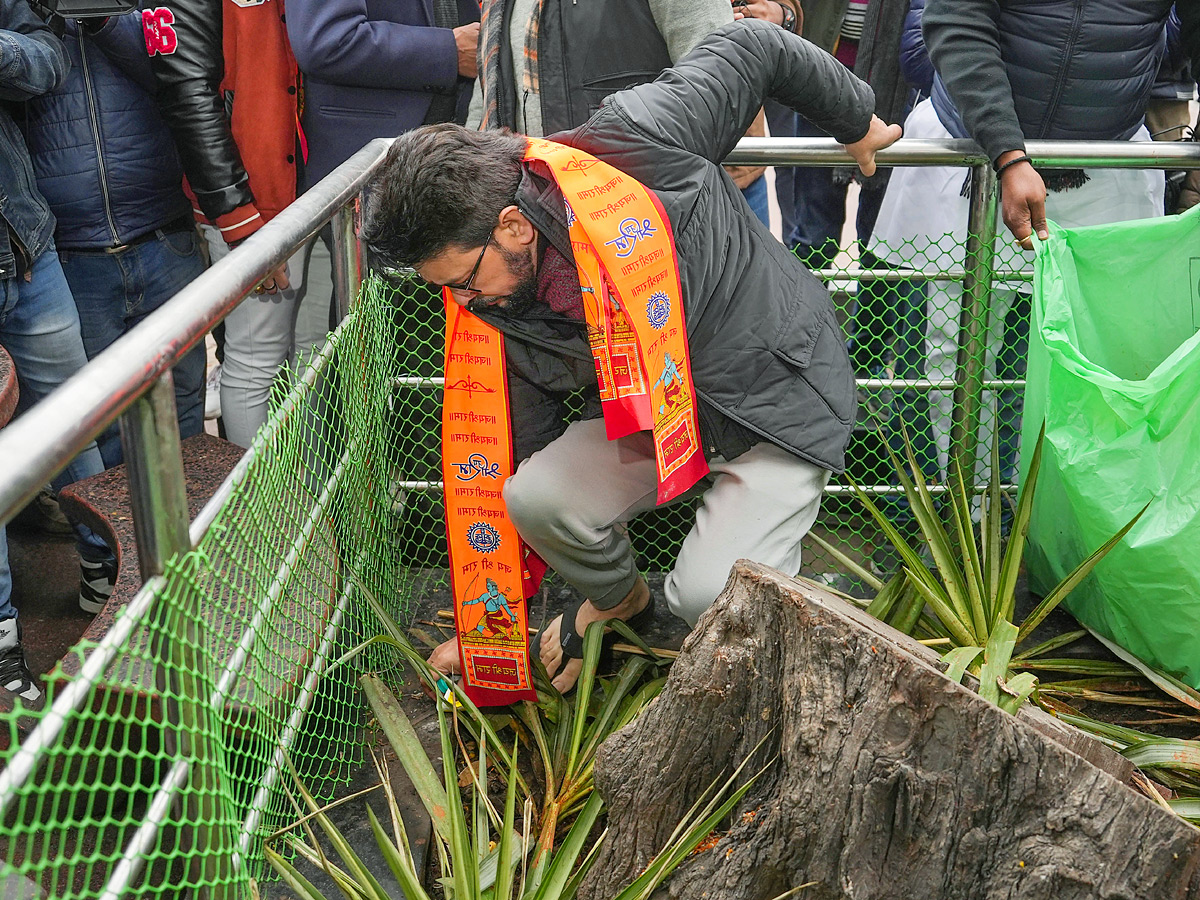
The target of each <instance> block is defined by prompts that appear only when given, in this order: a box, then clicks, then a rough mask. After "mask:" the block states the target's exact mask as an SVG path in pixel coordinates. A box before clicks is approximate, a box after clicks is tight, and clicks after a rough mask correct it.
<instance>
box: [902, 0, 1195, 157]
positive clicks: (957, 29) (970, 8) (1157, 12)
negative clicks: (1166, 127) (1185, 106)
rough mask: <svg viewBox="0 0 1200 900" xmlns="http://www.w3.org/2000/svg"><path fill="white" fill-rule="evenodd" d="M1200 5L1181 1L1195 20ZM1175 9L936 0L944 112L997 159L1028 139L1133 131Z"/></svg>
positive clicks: (1107, 1)
mask: <svg viewBox="0 0 1200 900" xmlns="http://www.w3.org/2000/svg"><path fill="white" fill-rule="evenodd" d="M1196 7H1197V3H1196V0H1188V2H1187V3H1186V4H1183V3H1181V4H1180V16H1181V18H1184V17H1185V16H1186V19H1187V21H1186V22H1185V24H1189V23H1190V21H1191V20H1194V19H1196V18H1197V16H1198V11H1197V8H1196ZM1170 10H1171V0H1088V2H1082V0H926V4H925V15H924V35H925V44H926V46H927V47H928V48H929V55H930V57H932V59H933V64H934V66H935V68H936V69H937V72H938V75H937V77H936V78H935V79H934V84H933V105H934V108H935V109H936V110H937V114H938V118H939V119H940V120H941V122H942V124H943V125H945V126H946V129H947V130H948V131H949V132H950V133H951V134H953V135H954V136H956V137H968V136H969V137H973V138H975V140H976V141H978V142H979V144H980V145H981V146H982V147H983V148H984V150H985V151H986V152H987V153H988V156H989V157H990V158H991V159H993V160H994V159H995V158H996V157H997V156H999V155H1000V154H1001V153H1003V152H1005V151H1007V150H1015V149H1024V146H1025V144H1024V141H1025V140H1026V139H1039V138H1046V139H1053V140H1124V139H1126V138H1129V137H1130V136H1131V135H1132V134H1133V133H1134V132H1135V131H1136V130H1137V129H1138V127H1139V126H1140V125H1141V123H1142V119H1143V117H1144V115H1145V110H1146V101H1147V98H1148V97H1149V95H1150V89H1151V87H1152V86H1153V84H1154V82H1155V79H1156V78H1157V76H1158V67H1159V61H1160V60H1161V58H1162V54H1163V49H1164V47H1165V44H1166V36H1165V30H1164V26H1165V24H1166V20H1167V14H1168V13H1169V12H1170ZM1184 31H1185V33H1186V32H1187V28H1185V29H1184ZM1190 49H1191V50H1192V51H1193V53H1194V52H1195V49H1196V48H1195V47H1192V48H1190Z"/></svg>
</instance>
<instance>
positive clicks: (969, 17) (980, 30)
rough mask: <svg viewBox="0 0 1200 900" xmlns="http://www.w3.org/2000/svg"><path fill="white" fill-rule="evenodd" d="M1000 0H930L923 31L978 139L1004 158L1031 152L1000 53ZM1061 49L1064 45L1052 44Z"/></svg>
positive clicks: (952, 96)
mask: <svg viewBox="0 0 1200 900" xmlns="http://www.w3.org/2000/svg"><path fill="white" fill-rule="evenodd" d="M998 13H999V7H998V5H997V3H996V0H926V3H925V15H924V17H923V19H922V31H923V32H924V37H925V47H926V49H927V50H928V51H929V58H930V59H931V60H933V66H934V68H935V69H936V70H937V72H938V75H939V76H941V79H942V83H943V84H944V85H945V86H946V92H947V93H948V94H949V95H950V99H951V100H952V101H954V105H955V107H956V108H957V109H958V112H959V114H960V115H961V116H962V119H963V124H965V125H966V126H967V131H968V132H970V134H971V137H973V138H974V139H975V141H976V143H978V144H979V146H981V147H982V148H983V149H984V152H986V153H987V155H988V159H990V160H992V161H993V162H998V161H999V157H1000V155H1001V154H1002V153H1005V152H1006V151H1010V150H1017V151H1020V152H1021V153H1024V152H1025V135H1024V134H1023V133H1022V131H1021V123H1020V122H1019V121H1018V120H1017V111H1016V109H1015V108H1014V106H1013V97H1012V87H1011V85H1010V84H1009V81H1008V71H1007V70H1006V69H1005V68H1004V61H1003V60H1002V59H1001V57H1000V29H999V27H998V26H997V24H996V19H997V16H998ZM1046 50H1047V52H1048V53H1049V52H1053V53H1061V52H1062V51H1063V48H1061V47H1060V48H1049V47H1047V48H1046Z"/></svg>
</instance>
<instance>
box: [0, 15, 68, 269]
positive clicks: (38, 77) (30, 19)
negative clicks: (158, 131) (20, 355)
mask: <svg viewBox="0 0 1200 900" xmlns="http://www.w3.org/2000/svg"><path fill="white" fill-rule="evenodd" d="M0 25H3V26H4V28H0V100H28V99H29V98H30V97H36V96H38V95H39V94H44V93H46V92H47V91H52V90H54V88H55V87H57V86H58V84H59V82H61V81H62V80H63V78H64V76H66V74H67V67H68V65H69V63H68V62H67V51H66V50H65V49H64V47H63V45H62V41H60V40H59V39H58V38H56V37H55V36H54V33H53V32H52V31H50V29H49V28H47V27H46V25H45V23H44V22H42V20H41V19H39V18H38V17H37V16H35V15H34V14H33V10H31V9H30V8H29V4H28V3H27V2H26V0H0ZM0 216H3V217H4V221H5V222H7V223H8V228H0V279H4V278H12V277H13V276H14V275H16V274H17V271H18V260H17V255H18V254H20V256H21V257H22V258H21V260H20V266H19V268H20V269H22V270H24V271H28V267H29V266H30V264H31V263H32V262H33V260H35V259H37V258H38V257H39V256H41V255H42V254H43V253H44V252H45V251H46V248H47V247H49V246H50V240H51V238H52V237H53V235H54V216H53V215H51V213H50V207H49V206H48V205H47V204H46V201H45V200H44V199H43V198H42V195H41V194H40V193H38V189H37V186H36V185H35V184H34V179H33V166H32V164H31V163H30V160H29V151H28V150H27V149H26V148H25V141H24V140H23V139H22V137H21V132H20V130H18V128H17V123H16V122H15V121H13V118H12V115H11V114H10V113H9V110H8V106H7V105H6V104H4V103H0ZM10 229H11V231H12V234H14V235H16V238H17V240H18V241H19V242H20V247H14V246H13V242H12V241H11V240H10V238H9V230H10Z"/></svg>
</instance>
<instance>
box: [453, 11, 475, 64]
mask: <svg viewBox="0 0 1200 900" xmlns="http://www.w3.org/2000/svg"><path fill="white" fill-rule="evenodd" d="M454 46H455V47H457V48H458V74H459V75H461V76H462V77H463V78H476V77H478V75H479V63H478V61H477V54H478V52H479V23H478V22H472V23H471V24H470V25H460V26H458V27H457V28H455V29H454Z"/></svg>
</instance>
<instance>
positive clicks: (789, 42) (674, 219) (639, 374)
mask: <svg viewBox="0 0 1200 900" xmlns="http://www.w3.org/2000/svg"><path fill="white" fill-rule="evenodd" d="M768 99H775V100H778V101H779V102H781V103H783V104H785V105H787V106H790V107H792V108H793V109H795V110H796V111H797V112H800V113H801V114H803V115H804V116H805V117H806V118H807V119H809V120H810V121H812V122H814V123H815V124H816V125H818V126H819V127H820V128H822V129H824V130H825V131H828V132H829V133H830V134H832V135H834V136H835V137H836V138H837V139H838V140H840V141H841V142H843V143H844V144H845V145H846V148H847V150H848V151H849V152H850V154H851V155H852V156H853V157H854V159H855V160H856V161H857V162H858V164H859V167H860V168H861V169H862V170H863V172H864V173H865V174H867V175H870V174H871V173H872V172H873V171H874V169H875V162H874V157H875V152H876V151H877V150H879V149H881V148H883V147H886V146H888V145H889V144H891V143H892V142H893V141H895V140H896V139H897V138H898V137H899V136H900V128H899V126H897V125H886V124H884V122H883V121H882V120H880V119H879V118H877V117H875V116H874V115H873V114H872V110H873V109H874V97H873V96H872V94H871V90H870V88H869V87H867V86H866V85H865V84H863V83H862V82H861V81H859V80H858V79H857V78H855V77H854V76H853V75H852V74H851V73H850V72H849V71H848V70H847V69H846V68H845V67H844V66H842V65H841V64H840V63H838V62H837V61H836V60H834V59H833V58H832V57H831V56H829V55H828V54H826V53H824V52H822V51H820V50H818V49H817V48H815V47H813V46H812V45H811V44H809V43H807V42H806V41H804V40H802V39H801V38H799V37H797V36H795V35H793V34H790V33H788V32H786V31H784V30H783V29H781V28H777V27H774V26H772V25H770V24H768V23H765V22H758V21H754V20H744V21H741V22H735V23H732V24H731V25H728V26H725V27H723V28H721V29H720V30H718V31H716V32H714V33H713V34H712V35H710V36H709V37H707V38H705V39H704V40H703V41H701V43H700V44H699V45H698V46H697V47H696V48H695V50H693V51H692V52H691V53H690V54H688V55H687V56H686V57H684V58H683V59H682V60H681V61H680V62H679V63H678V64H677V65H675V66H674V67H672V68H670V69H667V70H665V71H664V72H663V73H662V74H661V75H660V76H659V78H658V79H657V80H655V81H653V82H651V83H649V84H643V85H638V86H637V87H633V88H630V89H628V90H625V91H621V92H619V93H617V94H615V95H613V96H612V97H610V98H609V99H608V100H607V101H606V102H605V104H604V105H603V106H602V107H601V109H600V110H599V111H598V112H597V113H596V114H595V115H594V116H593V117H592V118H591V119H590V120H589V121H588V122H586V123H585V124H584V125H582V126H580V127H579V128H576V129H573V130H571V131H566V132H561V133H559V134H555V135H552V136H551V137H550V139H549V140H550V141H553V142H554V143H553V144H550V143H547V142H543V141H535V140H530V139H527V138H525V137H524V136H521V135H517V134H511V133H507V132H470V131H467V130H465V129H462V128H459V127H457V126H453V125H434V126H429V127H425V128H420V129H417V130H415V131H412V132H409V133H408V134H405V135H402V136H401V137H399V138H398V139H397V140H396V142H395V143H394V144H393V146H392V148H391V150H390V151H389V153H388V157H387V159H386V161H385V162H384V164H383V166H382V168H381V171H380V174H379V175H378V177H377V179H376V181H375V183H374V184H373V186H372V190H371V192H370V201H369V208H368V213H367V217H366V224H365V225H364V227H363V235H362V236H363V238H364V240H365V241H366V242H367V243H368V244H369V245H370V246H371V247H372V249H373V250H374V251H375V252H376V253H377V254H378V255H379V256H380V258H381V259H383V260H384V261H385V262H387V263H389V264H391V265H398V266H411V267H413V268H414V269H415V270H416V271H417V273H418V274H419V275H420V276H421V277H422V278H424V279H425V280H426V281H428V282H429V283H430V284H433V285H440V286H444V287H446V288H448V289H449V292H450V295H451V296H452V297H453V299H454V301H456V302H457V303H458V304H459V305H460V306H463V307H466V308H467V309H468V310H469V311H470V312H471V313H473V314H474V315H475V316H477V317H478V318H479V319H481V320H483V322H485V323H487V324H488V325H490V326H493V327H494V328H496V329H498V330H499V331H500V332H501V333H502V334H503V335H504V341H503V349H504V354H503V357H502V359H503V365H504V366H505V367H506V372H507V400H508V409H509V410H510V415H511V442H512V443H511V447H512V454H513V458H514V461H516V462H519V463H520V465H519V466H518V468H517V469H516V471H515V473H514V474H513V475H512V476H511V477H510V478H508V479H507V480H506V481H505V482H504V485H503V500H504V506H505V508H506V513H507V516H508V517H509V518H510V519H511V522H512V524H513V525H515V528H516V531H517V533H519V535H520V538H521V539H522V540H523V541H524V543H525V544H526V545H528V547H529V548H531V549H532V550H533V551H535V552H536V553H537V555H538V556H540V557H541V559H542V560H544V561H545V563H546V564H548V565H549V566H550V567H551V568H553V569H555V570H556V571H557V572H558V573H559V575H560V576H562V578H563V579H564V580H565V581H566V582H567V583H568V584H570V585H572V586H573V587H575V588H576V589H577V590H578V592H579V593H580V595H581V596H582V597H584V598H586V600H584V601H582V602H581V604H580V605H578V606H575V607H573V608H570V609H568V610H566V611H565V612H564V615H562V616H560V617H559V618H558V619H556V620H555V621H554V622H552V623H551V624H550V626H549V627H548V628H547V629H546V630H545V631H544V633H543V635H542V638H541V641H540V647H539V648H538V649H539V653H540V655H541V658H542V661H543V662H544V663H545V665H546V668H547V669H548V670H549V672H550V673H551V675H552V676H554V679H553V680H554V685H555V686H556V687H557V688H558V689H559V690H566V689H568V688H570V687H571V686H572V685H573V684H574V683H575V680H576V678H577V677H578V674H579V669H580V665H581V662H580V659H579V656H580V653H581V643H582V642H581V636H582V634H583V632H584V630H585V629H586V628H587V626H588V625H589V624H590V623H591V622H594V621H598V620H604V619H609V618H614V617H615V618H620V619H630V618H632V617H633V616H635V615H636V614H637V613H639V612H640V611H641V610H643V609H645V608H646V606H647V605H648V603H649V601H650V596H649V590H648V589H647V586H646V583H645V582H644V581H643V580H642V578H641V576H640V575H639V573H638V568H637V565H636V562H635V559H634V555H633V553H632V550H631V548H630V543H629V537H628V534H627V531H626V523H628V522H629V521H630V520H631V519H632V518H633V517H635V516H637V515H638V514H639V513H642V512H646V511H648V510H650V509H653V508H654V507H655V506H657V505H660V503H662V502H669V501H672V500H676V499H684V498H690V497H695V496H697V495H699V496H700V498H701V502H700V505H699V507H698V509H697V511H696V519H695V523H694V524H693V526H692V528H691V531H690V532H689V533H688V535H687V537H686V539H685V540H684V542H683V546H682V548H681V550H680V553H679V557H678V559H677V561H676V564H675V567H674V568H673V570H672V571H671V572H670V573H669V575H668V576H667V578H666V582H665V593H666V600H667V603H668V605H669V607H670V609H671V611H672V612H674V613H675V614H676V615H678V616H680V617H682V618H683V619H685V620H686V621H687V622H688V623H690V624H692V625H694V624H695V622H696V620H697V618H698V617H699V616H700V614H701V613H702V612H703V611H704V610H705V609H707V608H708V606H709V605H710V604H711V603H712V602H713V600H715V599H716V597H717V595H718V594H719V593H720V591H721V589H722V588H723V587H724V584H725V580H726V578H727V577H728V573H729V569H730V566H731V565H732V564H733V562H734V561H735V560H737V559H738V558H740V557H746V558H750V559H754V560H756V561H758V562H762V563H765V564H767V565H770V566H774V567H776V568H778V569H780V570H782V571H784V572H788V573H795V572H797V571H799V568H800V554H801V541H802V539H803V537H804V535H805V534H806V533H807V532H808V530H809V528H810V527H811V526H812V524H813V521H814V520H815V519H816V516H817V511H818V509H819V507H820V499H821V492H822V490H823V488H824V487H825V484H826V482H827V481H828V480H829V476H830V473H831V472H840V471H841V470H842V468H843V466H844V454H845V449H846V445H847V443H848V441H849V438H850V432H851V426H852V424H853V422H854V415H855V392H854V381H853V377H852V374H851V369H850V364H849V360H848V358H847V355H846V349H845V341H844V338H843V335H842V333H841V329H840V328H839V326H838V324H837V321H836V320H835V318H834V312H833V306H832V303H831V301H830V297H829V294H828V292H827V291H826V290H825V288H824V286H823V285H822V284H821V282H820V281H818V280H817V278H816V277H815V276H813V275H812V274H811V273H810V272H809V271H808V270H807V269H805V268H804V266H803V265H802V264H801V263H800V262H799V261H798V260H796V258H795V257H793V256H792V255H791V254H789V253H788V252H787V250H786V249H785V248H784V247H783V245H781V244H780V243H779V242H778V241H776V240H775V239H774V238H773V237H772V236H771V234H770V232H769V231H768V230H767V229H766V228H765V227H764V226H763V225H762V224H761V223H760V222H759V221H758V220H757V219H756V218H755V216H754V215H753V214H752V213H751V211H750V209H749V208H748V207H747V205H746V203H745V201H744V200H743V199H742V196H741V193H740V192H739V191H738V189H737V188H736V187H735V186H734V184H733V182H732V181H731V180H730V179H729V177H728V176H727V175H726V174H725V173H724V172H723V171H722V169H721V166H720V163H721V161H722V160H723V159H724V158H725V156H726V155H727V154H728V153H729V151H731V150H732V149H733V147H734V145H735V144H736V142H737V140H738V138H740V137H741V136H742V135H743V134H745V132H746V129H747V128H748V127H749V125H750V121H751V120H752V119H753V118H754V116H755V115H756V114H757V112H758V110H759V108H760V107H761V106H762V104H763V102H764V101H765V100H768ZM635 338H636V340H635ZM455 357H458V358H462V359H466V360H468V361H469V360H470V359H472V358H474V357H473V355H472V354H471V353H450V354H448V356H447V359H448V363H447V365H448V366H449V365H450V362H449V360H450V359H452V358H455ZM598 373H599V374H598ZM450 382H451V378H450V372H449V371H448V372H447V383H448V384H449V383H450ZM579 388H583V389H585V391H586V396H587V397H588V398H589V403H588V409H587V413H586V415H585V417H584V418H583V419H582V420H580V421H576V422H573V423H571V424H570V425H569V426H564V424H563V417H562V410H561V407H562V402H563V400H564V398H565V397H566V396H567V395H568V394H570V393H571V392H572V391H575V390H576V389H579ZM448 489H449V488H448ZM472 527H473V528H479V529H481V530H479V531H477V532H476V533H475V536H474V538H473V539H478V540H479V541H484V542H486V541H488V540H491V538H489V537H488V533H487V532H488V527H489V526H488V525H487V524H486V523H480V525H478V526H476V525H473V526H472ZM451 540H452V542H453V540H454V536H453V535H451ZM473 546H474V545H473ZM452 553H453V550H452ZM430 660H431V663H432V664H433V665H434V666H435V667H436V668H438V669H439V670H441V671H443V672H447V673H449V672H452V671H455V670H457V668H458V666H459V664H460V654H459V647H458V645H457V642H456V641H449V642H447V643H446V644H443V645H442V646H441V647H439V648H438V649H437V650H435V651H434V653H433V655H432V656H431V657H430Z"/></svg>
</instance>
